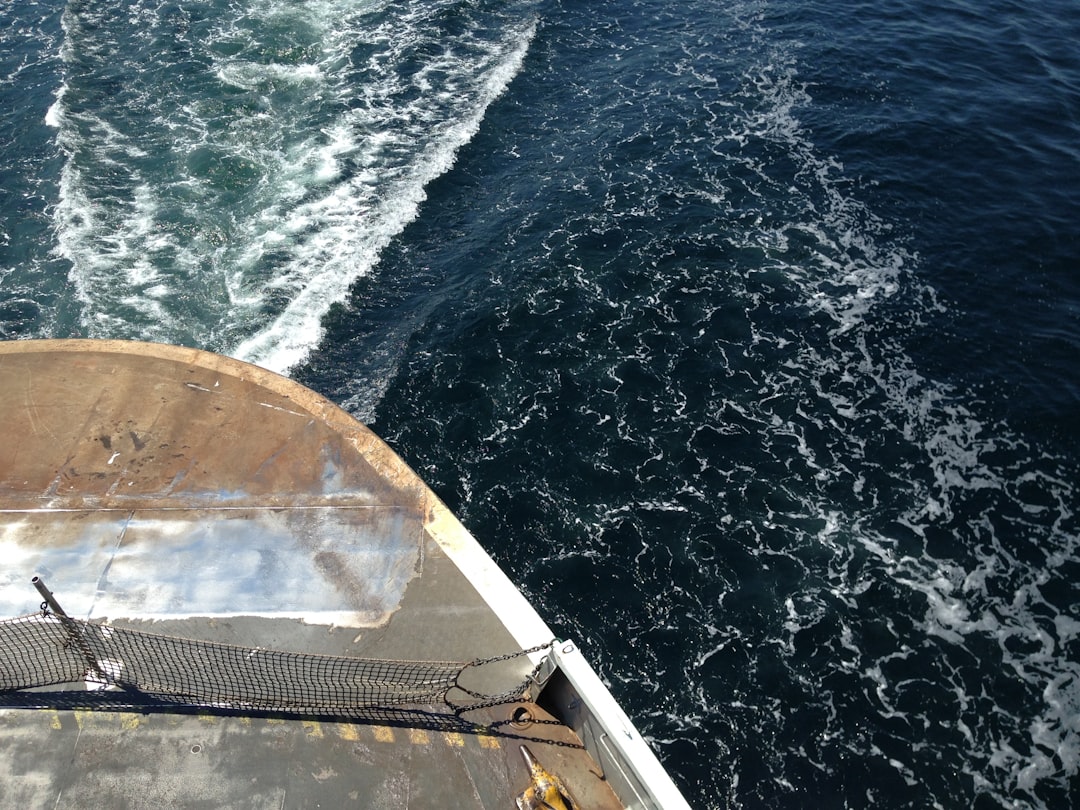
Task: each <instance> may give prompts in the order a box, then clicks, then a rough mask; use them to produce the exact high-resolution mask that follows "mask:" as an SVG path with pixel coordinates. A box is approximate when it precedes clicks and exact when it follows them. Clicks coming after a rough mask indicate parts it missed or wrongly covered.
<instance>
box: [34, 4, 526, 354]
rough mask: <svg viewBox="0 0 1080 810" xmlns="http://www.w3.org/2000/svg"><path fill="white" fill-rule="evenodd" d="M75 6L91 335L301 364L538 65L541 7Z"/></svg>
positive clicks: (62, 115)
mask: <svg viewBox="0 0 1080 810" xmlns="http://www.w3.org/2000/svg"><path fill="white" fill-rule="evenodd" d="M211 6H212V7H213V8H212V13H205V14H195V13H193V12H191V11H189V10H188V9H186V8H172V7H168V8H166V7H161V6H159V5H157V4H155V3H153V2H152V1H151V0H135V2H133V4H132V5H131V7H130V8H128V9H126V13H125V14H123V15H119V16H118V15H116V14H114V13H112V12H110V11H109V10H107V9H101V8H97V7H94V6H81V5H80V6H74V5H72V6H69V7H68V8H67V9H66V10H65V12H64V15H63V18H62V25H63V30H64V43H63V46H62V48H61V55H62V58H63V60H64V64H65V72H64V75H63V77H62V83H61V84H60V89H59V91H57V92H56V94H55V96H56V97H55V102H54V103H53V105H52V107H51V108H50V110H49V112H48V115H47V119H46V120H47V122H48V123H49V125H51V126H53V127H55V129H56V141H57V144H58V145H59V147H60V149H61V151H62V153H63V154H64V155H65V157H66V160H65V163H64V165H63V167H62V169H61V173H60V182H59V192H60V193H59V201H58V202H57V204H56V206H55V208H54V209H53V219H54V223H55V233H56V254H57V255H58V256H59V257H61V258H62V259H64V260H66V261H67V262H68V263H69V264H70V268H71V269H70V279H71V282H72V292H71V295H72V296H73V298H74V303H75V304H76V305H77V308H78V310H79V312H80V316H79V318H80V324H79V326H80V328H79V334H82V335H84V336H90V337H100V338H129V339H139V340H156V341H161V342H168V343H181V344H187V345H195V346H199V347H202V348H206V349H211V350H215V351H219V352H223V353H229V354H235V355H236V356H238V357H240V358H243V359H246V360H251V361H253V362H257V363H261V364H263V365H266V366H268V367H270V368H272V369H274V370H277V371H285V370H287V369H288V368H289V367H290V366H293V365H295V364H296V363H298V362H300V361H301V360H302V359H303V358H304V357H305V356H306V355H307V353H308V352H309V351H310V350H311V349H312V347H313V346H314V345H315V344H316V343H317V342H318V340H319V339H320V336H321V327H320V320H321V318H322V317H323V315H325V314H326V312H327V310H328V309H329V307H330V306H331V305H332V304H333V303H334V302H335V301H340V300H342V299H343V298H344V297H345V295H346V293H347V291H348V289H349V286H350V285H351V284H352V283H353V282H354V281H355V280H356V279H357V278H358V277H360V276H362V275H364V274H366V273H368V272H370V270H371V268H372V267H373V266H374V265H375V264H376V262H377V261H378V257H379V254H380V252H381V251H382V250H383V248H384V247H385V246H386V244H387V243H388V242H389V241H390V240H391V239H393V238H394V236H395V235H397V234H398V233H400V232H401V230H402V229H403V228H404V227H405V226H406V225H407V224H408V223H409V222H410V221H412V220H413V219H414V218H415V217H416V216H417V212H418V210H419V206H420V203H421V202H422V200H423V199H424V187H425V185H426V184H427V183H429V182H430V181H431V180H432V179H434V178H435V177H438V176H439V175H440V174H442V173H443V172H445V171H446V170H447V169H449V168H450V167H451V166H452V165H453V162H454V157H455V155H456V153H457V150H458V149H460V147H461V146H462V145H463V144H465V143H467V142H468V141H469V140H470V139H471V138H472V137H473V136H474V135H475V134H476V132H477V130H478V129H479V126H480V123H481V121H482V120H483V117H484V114H485V111H486V109H487V107H488V106H489V105H490V104H491V102H492V101H493V100H494V99H495V98H496V97H498V96H499V95H500V94H501V93H502V92H503V91H504V90H505V88H506V87H507V85H508V84H509V82H510V81H511V79H512V78H513V77H514V76H515V75H516V74H517V73H518V71H519V70H520V69H521V65H522V61H523V58H524V55H525V53H526V52H527V50H528V47H529V43H530V41H531V39H532V37H533V34H534V31H535V26H536V24H535V20H534V19H533V17H532V12H531V11H529V5H528V4H527V3H526V4H524V5H523V6H522V7H520V8H515V7H505V6H503V5H501V4H500V5H499V7H498V10H497V11H495V12H492V11H491V10H489V9H487V8H486V7H483V6H482V5H481V6H478V5H477V4H474V3H450V4H434V5H433V4H430V3H426V2H420V1H419V0H417V1H416V2H406V3H401V4H391V5H380V4H371V3H366V2H361V3H356V2H351V1H350V0H326V2H321V3H307V4H303V5H302V6H282V5H280V4H275V3H271V2H256V3H255V4H254V5H253V6H252V7H244V8H242V7H239V6H236V5H235V4H221V5H219V4H218V2H217V0H211Z"/></svg>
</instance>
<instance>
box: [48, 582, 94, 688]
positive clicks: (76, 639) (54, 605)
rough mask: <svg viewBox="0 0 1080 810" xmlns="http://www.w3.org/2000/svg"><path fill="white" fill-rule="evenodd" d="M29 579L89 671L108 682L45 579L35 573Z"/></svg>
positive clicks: (81, 635)
mask: <svg viewBox="0 0 1080 810" xmlns="http://www.w3.org/2000/svg"><path fill="white" fill-rule="evenodd" d="M30 581H31V582H32V583H33V584H34V587H35V588H37V591H38V593H40V594H41V598H42V599H44V600H45V604H46V605H48V606H49V610H51V611H52V612H53V613H55V614H56V617H57V618H58V619H60V624H62V625H63V626H64V629H65V630H66V631H67V634H68V635H69V636H70V637H71V641H72V643H74V644H75V645H76V646H77V647H78V648H79V652H81V653H82V654H83V658H85V659H86V663H87V664H88V665H89V667H90V672H92V673H93V674H94V675H96V676H97V677H98V678H100V679H101V681H102V682H103V683H108V682H109V679H108V677H107V676H106V675H105V670H103V669H102V668H101V666H100V665H99V664H98V662H97V659H96V658H95V657H94V651H93V650H91V649H90V645H89V644H88V643H87V641H86V638H85V637H84V636H83V634H82V633H81V632H80V631H79V625H78V624H77V623H76V622H75V620H74V619H72V618H71V617H70V616H68V615H67V614H66V613H65V612H64V609H63V608H62V607H60V603H59V602H57V601H56V597H55V596H53V595H52V591H50V590H49V589H48V587H47V586H46V585H45V581H44V580H43V579H42V578H41V577H39V576H36V575H35V576H34V578H33V579H31V580H30Z"/></svg>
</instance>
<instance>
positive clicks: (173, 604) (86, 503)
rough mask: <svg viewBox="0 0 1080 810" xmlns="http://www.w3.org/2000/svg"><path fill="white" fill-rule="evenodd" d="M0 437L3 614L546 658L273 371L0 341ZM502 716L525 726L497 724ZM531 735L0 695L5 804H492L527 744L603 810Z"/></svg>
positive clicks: (416, 484) (326, 643)
mask: <svg viewBox="0 0 1080 810" xmlns="http://www.w3.org/2000/svg"><path fill="white" fill-rule="evenodd" d="M0 424H3V425H4V430H5V436H4V441H3V442H0V510H2V512H0V560H2V561H3V566H2V568H0V616H14V615H20V614H25V613H29V612H32V611H34V610H35V609H37V607H38V604H39V602H40V598H39V597H38V595H37V593H36V592H35V591H34V589H33V588H32V586H31V585H30V579H31V577H32V576H34V575H35V574H37V575H40V576H41V577H42V578H43V579H44V580H45V581H46V582H47V583H48V585H49V586H50V587H51V588H52V590H53V591H54V593H55V594H56V596H57V598H58V600H59V601H60V603H61V605H62V606H63V607H64V608H65V610H66V611H67V612H68V613H69V614H70V615H72V616H74V617H77V618H87V619H93V620H96V621H97V620H102V621H108V622H110V623H112V624H114V625H117V626H129V627H136V628H139V629H145V630H150V631H153V632H161V633H168V634H170V635H179V636H185V637H190V638H195V639H206V640H211V641H223V642H228V643H231V644H240V645H244V646H261V647H268V648H276V649H285V650H294V651H299V652H313V653H323V654H334V655H352V656H364V657H379V658H400V659H407V660H455V661H470V660H473V659H476V658H485V657H489V656H498V655H501V654H504V653H509V652H513V651H516V650H519V649H521V647H523V646H526V644H527V643H529V642H532V643H543V642H545V641H549V640H550V639H549V638H543V637H540V636H539V635H537V637H535V638H532V639H523V638H522V633H521V632H520V630H518V631H516V632H515V633H512V632H511V631H510V630H509V629H508V627H507V625H506V623H505V622H504V619H503V618H500V615H498V614H497V613H496V612H495V610H493V609H492V608H491V606H490V605H489V602H490V601H492V599H491V596H490V594H487V597H488V598H485V596H484V595H483V594H481V593H480V592H479V591H478V590H477V587H474V584H473V583H474V582H475V581H476V580H475V578H474V577H470V576H469V575H468V573H467V572H465V573H463V571H462V570H460V569H459V568H458V565H457V564H456V562H455V560H454V559H451V556H449V555H448V554H447V553H446V552H445V548H446V546H447V543H448V542H449V543H450V544H451V545H465V544H468V543H472V540H471V538H469V537H468V536H467V534H465V532H464V529H461V528H460V525H459V524H457V523H456V521H453V520H449V521H448V519H447V517H446V515H445V508H444V507H442V505H441V504H440V503H439V502H438V501H437V500H436V499H435V498H434V496H433V495H432V494H431V493H430V491H429V490H428V489H427V487H426V486H424V484H423V483H422V482H421V481H420V480H419V479H417V478H416V476H415V475H414V474H413V473H412V472H411V471H410V470H409V469H408V468H407V467H406V466H405V465H404V464H402V463H401V461H400V460H399V459H397V457H396V456H395V455H394V454H393V453H392V452H391V451H390V450H389V449H388V448H387V447H386V446H385V445H383V444H382V442H381V441H379V440H378V439H377V438H376V437H375V436H374V435H373V434H372V433H371V432H370V431H368V430H367V429H366V428H365V427H363V426H362V425H359V424H358V423H356V422H355V421H353V420H352V419H351V418H350V417H349V416H348V415H347V414H345V413H344V412H342V411H340V410H339V409H337V408H336V407H335V406H333V405H332V404H331V403H329V402H327V401H326V400H324V399H322V398H321V397H319V396H318V395H316V394H313V393H312V392H310V391H308V390H307V389H304V388H302V387H300V386H298V385H295V384H294V383H291V382H289V381H288V380H285V379H283V378H281V377H277V376H275V375H272V374H269V373H267V372H263V371H261V370H259V369H256V368H254V367H252V366H246V365H243V364H240V363H236V362H235V361H232V360H228V359H225V358H220V357H217V356H214V355H209V354H205V353H202V352H196V351H193V350H187V349H179V348H171V347H161V346H147V345H140V344H123V343H107V344H101V343H89V342H81V341H55V342H52V341H50V342H41V343H34V342H20V343H6V344H3V343H0ZM436 522H437V523H439V533H440V536H439V537H436V536H435V534H434V533H433V530H432V526H433V525H434V524H435V523H436ZM448 526H449V527H450V528H449V530H448V528H447V527H448ZM448 531H449V532H450V539H449V540H447V537H448V534H447V532H448ZM455 531H456V532H460V537H457V538H455V537H453V536H452V535H453V533H454V532H455ZM526 624H528V623H526ZM540 625H541V626H542V623H540ZM530 626H533V627H535V626H537V624H536V622H533V623H532V625H530ZM531 668H532V663H531V662H530V661H529V659H528V658H525V657H519V658H516V659H511V660H508V661H505V662H498V663H494V664H489V665H487V666H486V667H483V668H481V669H479V670H475V671H474V672H473V673H471V675H470V678H471V679H472V680H471V681H470V683H469V686H470V687H471V688H474V689H477V690H479V691H484V692H492V693H493V692H497V691H501V690H502V689H506V688H508V687H510V686H512V685H513V684H515V683H517V682H520V680H521V679H522V678H523V677H524V676H525V675H526V674H527V673H528V671H529V670H530V669H531ZM90 687H92V685H90ZM522 705H525V707H526V708H527V709H528V711H529V713H530V715H531V717H532V718H533V720H532V722H524V723H514V724H511V723H510V722H509V721H510V719H511V717H512V715H513V713H514V711H515V710H516V709H518V708H520V707H521V706H522ZM545 720H547V721H550V720H551V718H550V716H549V715H546V714H545V713H544V711H543V710H542V709H540V708H539V707H536V706H534V705H531V704H527V705H526V704H511V705H504V706H498V707H495V708H491V709H477V710H473V711H470V712H467V713H465V714H464V715H462V716H460V717H459V716H455V715H454V714H453V712H451V711H449V710H448V709H447V708H446V707H444V706H441V705H440V706H430V707H410V708H407V709H393V710H371V709H368V710H362V711H361V710H357V711H352V712H344V713H342V712H325V713H321V714H314V715H310V716H305V717H295V716H288V715H276V714H275V713H273V712H264V713H259V714H246V715H245V714H240V713H237V712H235V711H230V710H228V709H226V708H221V707H217V708H214V707H187V708H184V707H163V706H161V705H158V704H155V703H153V702H152V701H141V700H140V698H139V696H138V695H134V696H133V695H128V694H124V693H119V692H114V691H110V690H104V691H102V690H92V689H90V690H89V691H88V686H87V685H84V684H76V685H74V686H71V687H66V688H65V689H64V690H58V689H56V688H50V689H46V690H38V691H30V692H27V691H23V692H8V693H0V806H4V807H8V806H18V807H25V808H33V807H49V808H53V807H71V808H75V807H80V808H81V807H94V806H96V807H106V806H107V807H164V806H170V807H218V806H229V807H320V806H321V807H342V806H350V805H351V806H358V807H387V808H391V807H393V808H401V807H418V808H419V807H432V808H434V807H439V808H445V807H446V806H447V805H448V804H453V805H454V806H459V807H486V808H496V807H512V806H513V799H514V797H515V796H516V795H518V794H519V793H520V792H521V791H522V790H524V788H525V787H526V784H527V773H526V770H525V767H524V764H523V762H522V760H521V757H520V753H519V750H518V749H519V746H520V745H521V744H522V743H525V744H527V745H528V746H529V748H530V750H532V752H533V753H534V754H535V755H536V756H537V757H538V758H539V759H540V760H541V762H542V763H543V764H544V765H545V766H547V767H548V768H549V770H554V771H557V772H559V773H560V775H561V776H562V778H563V779H564V781H566V782H568V783H569V784H570V787H571V790H572V791H573V792H574V793H575V796H576V798H578V800H579V801H580V802H582V803H583V804H584V806H588V807H605V806H618V805H617V803H615V800H614V798H613V796H612V795H611V794H610V792H609V791H608V790H607V786H606V784H605V783H604V781H603V779H602V778H600V776H599V775H598V774H599V769H598V768H597V767H596V764H595V763H594V762H593V761H592V760H591V759H590V758H589V757H588V755H587V754H586V753H585V752H584V751H583V750H581V749H580V748H578V747H577V743H578V741H577V739H576V738H575V737H574V735H573V733H572V732H571V731H569V730H568V729H566V728H565V727H563V726H561V725H558V724H556V723H554V722H544V721H545Z"/></svg>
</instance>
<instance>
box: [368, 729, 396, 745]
mask: <svg viewBox="0 0 1080 810" xmlns="http://www.w3.org/2000/svg"><path fill="white" fill-rule="evenodd" d="M372 731H373V732H374V734H375V739H376V740H377V741H378V742H385V743H392V742H393V741H394V730H393V729H392V728H390V727H389V726H372Z"/></svg>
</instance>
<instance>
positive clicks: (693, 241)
mask: <svg viewBox="0 0 1080 810" xmlns="http://www.w3.org/2000/svg"><path fill="white" fill-rule="evenodd" d="M0 18H2V22H3V24H2V26H0V102H2V103H0V143H2V146H3V153H2V155H3V157H2V159H0V171H2V182H0V210H2V212H3V217H2V220H0V335H2V336H3V337H6V338H28V337H46V336H52V337H68V336H87V337H117V338H141V339H150V340H159V341H168V342H176V343H182V344H186V345H194V346H199V347H203V348H207V349H211V350H214V351H219V352H224V353H227V354H231V355H233V356H236V357H239V358H241V359H244V360H248V361H251V362H256V363H260V364H262V365H265V366H267V367H269V368H271V369H274V370H276V371H280V372H285V373H289V374H290V375H292V376H293V377H295V378H296V379H299V380H300V381H301V382H303V383H305V384H307V385H309V386H312V387H313V388H315V389H316V390H318V391H320V392H322V393H323V394H325V395H327V396H329V397H330V398H331V399H333V400H335V401H336V402H338V403H339V404H341V405H343V406H344V407H345V408H347V409H348V410H350V411H351V412H352V413H354V414H355V415H356V416H358V417H360V418H361V419H364V420H366V421H367V422H369V423H370V424H371V425H372V426H373V427H374V428H375V429H376V430H377V431H378V432H379V433H380V434H381V435H383V436H384V437H385V438H386V439H387V440H388V441H389V442H390V443H391V445H392V446H394V447H395V448H396V449H397V450H398V451H399V452H400V453H401V454H402V456H403V457H404V458H405V459H406V460H407V461H408V462H409V463H410V464H411V465H412V466H413V467H414V468H415V469H416V470H417V471H418V472H419V473H420V474H421V475H422V476H423V477H424V478H425V479H426V480H428V481H429V483H431V484H432V486H433V487H434V489H435V490H436V491H437V492H438V493H439V494H440V495H441V496H442V497H443V499H444V500H446V502H447V503H448V505H449V506H450V507H451V508H452V509H454V510H455V511H456V512H457V513H458V514H459V515H460V516H461V517H462V519H463V521H464V522H465V523H466V525H467V526H468V527H469V528H470V529H471V530H472V532H473V533H474V534H475V535H476V536H477V538H478V539H479V540H480V542H481V543H482V544H483V545H484V546H485V547H486V548H487V549H488V550H489V551H490V552H491V554H492V555H493V556H494V557H495V558H496V560H497V561H498V562H499V563H500V564H501V565H502V566H503V567H504V569H505V570H506V571H507V572H508V573H509V574H510V576H511V577H512V578H513V579H514V580H515V581H516V582H517V583H518V584H519V585H520V586H521V587H522V588H523V589H524V591H525V592H526V593H527V594H528V595H529V596H530V598H532V599H533V600H534V602H535V603H536V604H537V605H538V606H539V608H540V609H541V612H542V613H543V614H544V615H545V617H546V618H547V619H548V620H549V622H550V623H551V624H552V626H553V627H554V628H555V629H556V631H557V632H558V633H559V634H560V635H561V636H563V637H570V638H574V639H576V640H577V641H578V642H579V643H580V645H581V646H582V647H583V648H584V649H585V650H586V651H587V653H588V655H589V656H590V658H591V659H592V660H593V661H594V662H595V664H596V666H597V668H598V669H599V671H600V672H601V674H602V675H603V677H604V678H605V680H606V681H607V682H608V683H609V684H610V685H611V687H612V690H613V691H614V693H615V695H616V696H617V698H618V699H619V700H620V701H621V702H622V704H623V705H624V706H625V707H626V709H627V711H628V713H629V714H630V715H631V716H632V717H633V718H634V719H635V721H636V722H637V723H638V725H639V727H640V728H641V729H642V731H643V732H644V733H645V734H646V735H647V736H648V737H649V738H650V739H651V740H652V742H653V744H654V745H655V747H656V750H657V752H658V754H659V756H660V758H661V759H662V761H663V762H664V763H665V765H666V766H667V767H668V769H669V771H670V772H671V773H672V775H673V778H674V779H675V781H676V782H677V783H678V784H679V786H680V787H681V788H682V789H683V791H684V792H685V794H686V796H687V798H688V799H689V801H690V802H691V804H692V805H694V806H695V807H702V808H757V807H774V808H778V807H783V808H803V807H807V808H809V807H814V808H821V807H828V808H833V807H835V808H867V807H881V808H908V807H911V808H916V807H917V808H932V807H938V808H971V807H974V808H980V809H985V808H1047V809H1054V810H1056V809H1057V808H1065V807H1071V806H1077V805H1080V519H1078V515H1077V509H1078V507H1080V502H1078V494H1077V487H1078V481H1080V479H1078V471H1080V224H1078V223H1080V50H1078V49H1077V43H1078V42H1080V5H1077V3H1076V2H1075V0H1040V2H1038V3H1026V2H1019V0H980V2H975V0H941V2H936V3H930V2H925V0H878V2H873V3H871V2H859V1H857V0H847V1H846V2H845V1H844V0H840V2H835V1H834V2H828V3H826V2H820V0H810V1H809V2H807V1H803V2H796V0H773V1H772V2H766V1H765V0H761V1H760V2H757V1H755V0H730V2H728V1H726V0H682V2H679V3H675V2H670V0H669V1H668V2H660V0H618V2H616V1H615V0H588V2H584V1H583V0H500V1H499V2H496V0H400V1H399V2H387V1H386V0H307V1H306V2H303V3H299V2H288V0H193V1H191V2H189V1H188V0H185V2H182V3H181V2H178V1H173V2H170V0H120V1H119V2H117V0H111V2H105V1H104V0H70V2H67V3H66V4H65V3H64V2H62V1H61V0H18V2H14V0H7V2H3V3H0Z"/></svg>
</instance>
